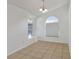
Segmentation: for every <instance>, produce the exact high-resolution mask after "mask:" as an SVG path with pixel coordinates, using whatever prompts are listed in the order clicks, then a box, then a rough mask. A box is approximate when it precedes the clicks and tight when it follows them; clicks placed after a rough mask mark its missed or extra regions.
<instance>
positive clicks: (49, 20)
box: [46, 16, 58, 23]
mask: <svg viewBox="0 0 79 59" xmlns="http://www.w3.org/2000/svg"><path fill="white" fill-rule="evenodd" d="M46 23H58V19H57V18H56V17H55V16H49V17H48V18H47V20H46Z"/></svg>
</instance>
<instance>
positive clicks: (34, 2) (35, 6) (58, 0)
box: [8, 0, 69, 16]
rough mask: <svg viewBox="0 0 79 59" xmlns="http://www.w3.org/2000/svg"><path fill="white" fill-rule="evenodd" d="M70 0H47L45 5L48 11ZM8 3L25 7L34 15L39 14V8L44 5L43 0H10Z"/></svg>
mask: <svg viewBox="0 0 79 59" xmlns="http://www.w3.org/2000/svg"><path fill="white" fill-rule="evenodd" d="M68 1H69V0H45V6H46V8H47V9H48V11H50V10H52V9H55V8H56V7H58V6H61V5H63V4H66V3H67V2H68ZM8 4H12V5H15V6H17V7H20V8H22V9H25V10H26V11H28V12H29V13H31V14H33V15H35V16H36V15H39V14H40V13H41V12H39V8H40V7H41V6H42V0H8Z"/></svg>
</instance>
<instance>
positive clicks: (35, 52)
mask: <svg viewBox="0 0 79 59" xmlns="http://www.w3.org/2000/svg"><path fill="white" fill-rule="evenodd" d="M7 59H70V56H69V49H68V45H67V44H61V43H51V42H46V41H38V42H36V43H34V44H32V45H30V46H28V47H27V48H24V49H22V50H20V51H17V52H16V53H14V54H12V55H10V56H8V57H7Z"/></svg>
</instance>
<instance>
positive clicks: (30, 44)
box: [7, 0, 71, 59]
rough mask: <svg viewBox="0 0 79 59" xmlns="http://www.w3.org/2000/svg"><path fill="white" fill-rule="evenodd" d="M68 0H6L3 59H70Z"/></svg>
mask: <svg viewBox="0 0 79 59" xmlns="http://www.w3.org/2000/svg"><path fill="white" fill-rule="evenodd" d="M70 35H71V34H70V0H7V46H8V47H7V59H71V57H70V56H71V54H70V53H71V52H70V51H71V39H70Z"/></svg>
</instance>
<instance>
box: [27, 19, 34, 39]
mask: <svg viewBox="0 0 79 59" xmlns="http://www.w3.org/2000/svg"><path fill="white" fill-rule="evenodd" d="M32 26H33V25H32V21H31V20H28V38H29V39H31V38H32Z"/></svg>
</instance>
